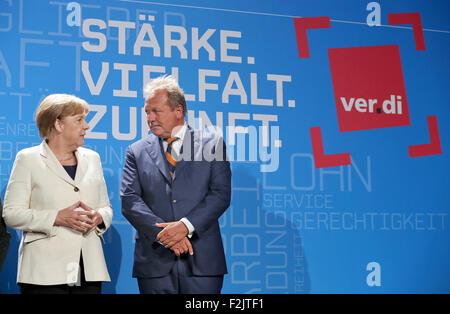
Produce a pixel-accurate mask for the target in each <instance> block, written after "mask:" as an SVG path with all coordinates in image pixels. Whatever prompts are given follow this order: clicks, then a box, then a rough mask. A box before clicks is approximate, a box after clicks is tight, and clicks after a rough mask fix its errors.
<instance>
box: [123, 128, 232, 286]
mask: <svg viewBox="0 0 450 314" xmlns="http://www.w3.org/2000/svg"><path fill="white" fill-rule="evenodd" d="M181 155H182V156H183V157H182V160H180V161H178V162H177V166H176V170H175V174H174V178H173V180H172V179H171V178H170V175H169V171H168V167H167V161H166V159H165V156H164V153H163V150H162V145H161V142H160V139H159V138H158V137H156V136H155V135H153V134H151V135H149V136H148V137H146V138H144V139H142V140H140V141H138V142H136V143H134V144H132V145H131V146H130V147H128V150H127V153H126V160H125V165H124V170H123V179H122V184H121V188H120V195H121V199H122V213H123V215H124V216H125V217H126V218H127V219H128V221H129V222H130V223H131V224H132V225H133V227H134V228H135V229H136V231H137V233H136V246H135V253H134V267H133V277H160V276H164V275H167V274H168V273H169V272H170V270H171V268H172V266H173V264H174V263H175V261H176V259H177V257H176V255H175V254H174V253H173V251H171V250H170V249H167V248H165V247H164V246H163V245H161V244H159V243H158V242H156V236H157V234H158V233H159V232H160V231H161V230H162V229H161V228H158V227H156V226H155V223H158V222H170V221H178V220H180V219H181V218H183V217H186V218H187V219H188V220H189V221H190V222H191V223H192V225H193V226H194V228H195V232H194V235H193V237H192V238H191V239H190V241H191V244H192V247H193V249H194V255H193V256H190V255H189V254H187V255H188V256H187V257H186V263H187V264H188V265H187V266H188V267H189V269H190V270H191V271H192V273H193V274H194V275H197V276H213V275H222V274H226V273H227V267H226V262H225V254H224V250H223V245H222V237H221V234H220V229H219V223H218V219H219V217H220V216H221V215H222V213H223V212H224V211H225V210H226V209H227V208H228V206H229V205H230V199H231V170H230V164H229V162H228V161H227V160H226V156H225V145H224V143H223V139H222V137H220V136H218V135H217V134H213V133H205V132H200V131H198V130H193V129H191V128H190V127H188V129H187V131H186V135H185V138H184V139H183V145H182V150H181Z"/></svg>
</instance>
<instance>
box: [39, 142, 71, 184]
mask: <svg viewBox="0 0 450 314" xmlns="http://www.w3.org/2000/svg"><path fill="white" fill-rule="evenodd" d="M40 154H41V157H42V159H43V160H44V163H45V164H46V165H47V168H49V169H50V171H51V172H53V173H54V174H55V175H56V176H57V177H59V178H61V179H62V180H64V181H66V182H67V183H69V184H71V185H73V186H75V182H74V180H72V178H71V177H70V176H69V174H68V173H67V172H66V171H65V170H64V168H63V166H62V165H61V163H60V162H59V161H58V159H57V158H56V156H55V154H53V152H52V150H51V149H50V147H48V145H47V143H46V142H45V140H44V141H42V143H41V145H40Z"/></svg>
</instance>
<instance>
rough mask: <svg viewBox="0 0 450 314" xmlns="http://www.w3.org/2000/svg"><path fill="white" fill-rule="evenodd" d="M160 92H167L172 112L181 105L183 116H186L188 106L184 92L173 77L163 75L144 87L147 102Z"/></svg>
mask: <svg viewBox="0 0 450 314" xmlns="http://www.w3.org/2000/svg"><path fill="white" fill-rule="evenodd" d="M158 90H166V91H167V96H168V101H169V105H170V108H171V109H172V110H174V109H175V108H176V107H177V106H178V105H181V106H182V107H183V115H186V111H187V106H186V99H185V98H184V92H183V90H182V89H181V87H180V86H179V85H178V83H177V81H176V80H175V79H174V78H173V77H172V76H171V75H162V76H160V77H157V78H155V79H152V80H150V82H148V83H147V84H146V85H145V87H144V97H145V100H147V99H148V98H152V97H153V96H154V95H155V92H156V91H158Z"/></svg>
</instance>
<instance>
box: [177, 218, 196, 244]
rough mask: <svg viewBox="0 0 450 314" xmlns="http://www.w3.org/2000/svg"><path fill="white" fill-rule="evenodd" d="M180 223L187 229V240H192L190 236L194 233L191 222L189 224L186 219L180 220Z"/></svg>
mask: <svg viewBox="0 0 450 314" xmlns="http://www.w3.org/2000/svg"><path fill="white" fill-rule="evenodd" d="M180 221H181V222H182V223H184V225H185V226H186V228H188V231H189V233H188V235H187V236H188V238H189V239H190V238H192V234H193V233H194V231H195V228H194V226H193V225H192V224H191V222H190V221H189V220H188V219H187V218H186V217H183V218H181V219H180Z"/></svg>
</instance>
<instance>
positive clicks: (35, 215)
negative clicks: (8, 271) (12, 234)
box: [3, 141, 113, 285]
mask: <svg viewBox="0 0 450 314" xmlns="http://www.w3.org/2000/svg"><path fill="white" fill-rule="evenodd" d="M75 155H76V157H77V160H78V166H77V171H76V175H75V180H72V178H71V177H70V176H69V175H68V174H67V172H66V170H65V169H64V168H63V166H62V165H61V164H60V163H59V161H58V160H57V158H56V156H55V155H54V154H53V152H52V151H51V149H50V148H49V147H48V145H47V143H46V142H45V141H43V142H42V143H41V144H40V145H39V146H34V147H30V148H26V149H23V150H21V151H20V152H18V153H17V156H16V160H15V161H14V165H13V169H12V172H11V176H10V179H9V182H8V187H7V189H6V194H5V200H4V201H5V202H4V208H3V218H4V220H5V222H6V224H7V225H8V226H9V227H11V228H14V229H20V230H23V235H22V240H21V243H20V246H19V258H18V269H17V282H18V283H19V282H21V283H29V284H37V285H58V284H73V283H75V282H77V277H78V276H77V275H78V270H79V269H78V268H79V266H78V265H79V261H80V253H81V252H83V265H84V273H85V278H86V280H87V281H110V277H109V274H108V269H107V267H106V262H105V258H104V255H103V249H102V244H101V241H100V238H101V237H102V233H104V232H105V231H106V229H108V228H109V226H110V225H111V222H112V216H113V211H112V208H111V205H110V203H109V198H108V194H107V189H106V183H105V180H104V178H103V170H102V165H101V162H100V156H99V155H98V154H97V153H96V152H94V151H92V150H90V149H87V148H82V147H80V148H78V150H77V151H76V152H75ZM77 201H83V202H84V203H85V204H86V205H88V206H90V207H92V208H93V209H95V210H96V211H98V212H99V213H100V215H101V216H102V218H103V222H104V224H105V226H106V229H103V230H100V229H99V228H97V230H95V231H93V232H90V233H88V234H87V235H83V234H82V233H81V232H78V231H75V230H73V229H71V228H67V227H63V226H53V223H54V222H55V218H56V215H57V213H58V211H59V210H61V209H64V208H66V207H68V206H70V205H72V204H74V203H76V202H77Z"/></svg>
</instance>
